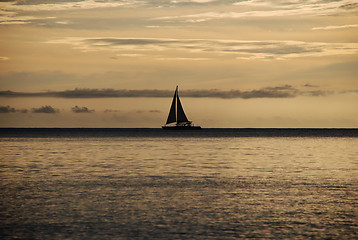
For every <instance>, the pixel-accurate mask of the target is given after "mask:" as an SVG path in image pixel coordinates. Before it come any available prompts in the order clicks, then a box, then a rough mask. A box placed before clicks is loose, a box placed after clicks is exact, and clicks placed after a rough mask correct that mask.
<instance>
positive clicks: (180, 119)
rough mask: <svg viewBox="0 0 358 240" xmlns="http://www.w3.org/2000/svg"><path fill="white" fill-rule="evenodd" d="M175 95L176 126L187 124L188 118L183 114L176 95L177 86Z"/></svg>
mask: <svg viewBox="0 0 358 240" xmlns="http://www.w3.org/2000/svg"><path fill="white" fill-rule="evenodd" d="M176 93H177V124H179V123H182V122H189V120H188V118H187V117H186V115H185V113H184V109H183V106H182V105H181V103H180V99H179V94H178V86H177V89H176Z"/></svg>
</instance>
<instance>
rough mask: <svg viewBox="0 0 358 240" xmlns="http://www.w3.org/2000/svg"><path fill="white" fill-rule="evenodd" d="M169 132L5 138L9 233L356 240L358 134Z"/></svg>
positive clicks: (3, 212) (2, 182) (4, 225)
mask: <svg viewBox="0 0 358 240" xmlns="http://www.w3.org/2000/svg"><path fill="white" fill-rule="evenodd" d="M58 131H60V132H61V130H58ZM147 131H148V130H147ZM162 131H163V130H159V129H158V130H156V131H154V132H153V131H149V132H150V134H149V133H147V134H145V131H144V134H139V133H138V131H132V132H131V131H130V130H127V132H126V131H124V132H125V133H123V131H122V134H117V136H116V135H115V134H114V135H111V136H110V137H109V136H107V135H108V134H102V135H101V134H91V135H90V136H88V135H86V134H82V135H81V134H78V133H77V134H73V135H71V134H70V133H68V134H64V135H61V134H60V135H61V136H58V135H59V134H49V135H47V136H44V135H43V134H42V135H41V134H39V136H36V132H33V133H32V134H30V135H28V134H23V136H22V135H21V134H17V135H16V136H8V135H6V136H2V137H1V138H0V151H1V155H0V238H1V239H238V238H274V239H305V238H327V239H354V238H358V157H357V156H358V137H351V136H350V137H347V136H340V137H337V136H336V135H335V134H333V133H332V137H330V136H329V134H328V135H324V136H321V135H319V134H318V136H317V135H314V136H305V134H303V137H302V136H301V135H302V134H301V135H300V134H297V136H295V135H292V134H291V135H290V136H289V137H287V136H285V134H284V132H283V133H281V134H282V135H283V137H282V136H281V137H280V136H278V135H279V134H274V136H271V135H272V134H268V136H265V135H264V136H263V135H262V134H257V133H256V134H252V136H249V135H250V134H244V136H236V135H235V134H231V135H230V134H228V132H230V131H229V130H227V132H226V133H225V132H224V133H222V134H218V132H220V131H218V130H217V131H218V132H216V133H213V132H211V134H210V133H207V134H205V132H204V134H203V133H202V132H201V133H197V134H195V133H184V134H183V133H176V132H171V133H167V132H166V133H165V134H163V132H162ZM237 131H238V132H239V130H237ZM82 132H83V130H82ZM119 132H121V131H119ZM139 132H140V131H139ZM214 132H215V131H214ZM238 135H240V134H238ZM266 135H267V134H266ZM286 135H287V134H286Z"/></svg>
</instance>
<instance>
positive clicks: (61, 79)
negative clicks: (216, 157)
mask: <svg viewBox="0 0 358 240" xmlns="http://www.w3.org/2000/svg"><path fill="white" fill-rule="evenodd" d="M0 36H1V37H0V127H160V126H161V125H162V124H164V123H165V121H166V118H167V114H168V111H169V107H170V104H171V97H172V95H173V93H174V90H175V87H176V86H177V85H179V91H180V92H179V95H180V96H181V100H182V103H183V107H184V110H185V111H186V113H187V115H188V118H189V119H190V120H193V121H194V123H197V124H199V125H201V126H202V127H348V128H349V127H358V77H357V76H358V1H357V0H288V1H281V0H275V1H273V0H272V1H259V0H227V1H224V0H176V1H174V0H173V1H170V0H165V1H164V0H155V1H154V0H127V1H124V0H75V1H69V0H51V1H50V0H43V1H42V0H22V1H11V0H6V1H0Z"/></svg>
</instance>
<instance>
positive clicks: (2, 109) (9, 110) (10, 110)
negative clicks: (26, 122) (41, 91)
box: [0, 106, 16, 113]
mask: <svg viewBox="0 0 358 240" xmlns="http://www.w3.org/2000/svg"><path fill="white" fill-rule="evenodd" d="M13 112H16V110H15V108H12V107H10V106H0V113H13Z"/></svg>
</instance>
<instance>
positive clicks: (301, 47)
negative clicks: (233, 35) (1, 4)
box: [47, 37, 358, 60]
mask: <svg viewBox="0 0 358 240" xmlns="http://www.w3.org/2000/svg"><path fill="white" fill-rule="evenodd" d="M47 43H49V44H59V43H62V44H69V45H72V46H73V48H76V49H79V50H81V51H84V52H87V51H113V52H115V53H117V56H118V57H121V54H118V52H121V53H122V56H128V55H126V54H132V55H133V54H143V52H146V51H147V52H153V53H152V54H155V53H156V52H158V51H160V52H161V53H162V54H165V53H166V51H172V50H175V51H181V52H182V53H183V54H185V55H186V57H180V56H176V57H174V60H187V59H191V60H208V59H210V57H212V54H214V55H215V57H236V58H238V59H240V58H244V59H287V58H298V57H322V56H330V55H340V54H356V53H358V43H323V42H303V41H273V40H264V41H239V40H217V39H170V38H112V37H111V38H73V37H71V38H61V39H56V40H51V41H47ZM123 54H124V55H123ZM188 54H196V55H197V54H201V57H188V56H187V55H188ZM203 55H206V56H207V57H205V56H203ZM171 56H172V55H170V56H169V57H163V56H161V57H159V56H156V55H152V57H154V59H157V60H162V59H165V60H168V59H169V58H173V57H171Z"/></svg>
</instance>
